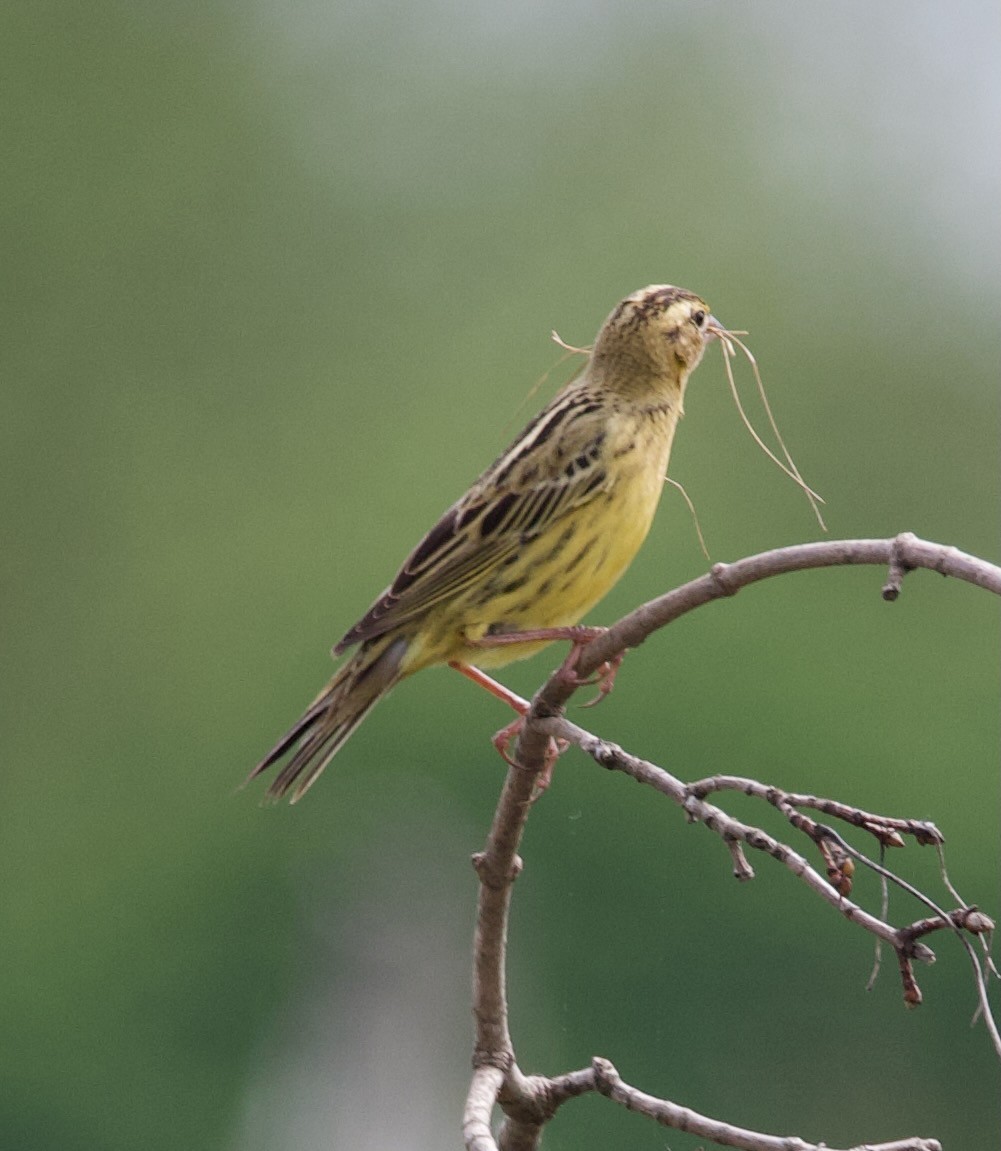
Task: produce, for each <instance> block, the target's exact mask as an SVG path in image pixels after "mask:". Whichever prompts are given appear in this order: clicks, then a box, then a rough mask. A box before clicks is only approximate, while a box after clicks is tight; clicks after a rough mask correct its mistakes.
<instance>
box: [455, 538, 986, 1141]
mask: <svg viewBox="0 0 1001 1151" xmlns="http://www.w3.org/2000/svg"><path fill="white" fill-rule="evenodd" d="M857 564H880V565H885V566H886V567H887V568H888V575H887V579H886V582H885V584H884V585H883V589H882V594H883V598H884V599H886V600H888V601H893V600H895V599H896V598H897V597H898V595H899V593H900V588H901V583H902V580H903V577H904V576H905V575H906V574H907V573H908V572H909V571H912V570H914V569H916V568H928V569H929V570H932V571H937V572H939V573H941V574H942V575H950V576H953V577H954V578H957V579H962V580H965V581H966V582H969V583H972V584H974V585H976V586H978V587H982V588H985V589H986V590H988V591H991V592H994V594H996V595H1001V568H998V567H996V566H995V565H993V564H989V563H987V562H986V561H984V560H980V559H978V558H976V557H974V556H970V555H968V554H966V553H964V552H961V551H959V550H958V549H956V548H952V547H946V546H943V545H941V544H935V543H930V542H928V541H925V540H920V539H918V538H917V537H916V536H914V535H911V534H910V533H904V534H902V535H899V536H897V537H895V538H894V539H884V540H838V541H830V542H823V543H813V544H802V545H798V546H795V547H788V548H779V549H776V550H774V551H768V552H763V553H761V554H759V555H755V556H749V557H747V558H746V559H743V560H739V561H737V562H736V563H733V564H716V565H714V567H713V568H712V569H711V571H710V572H708V573H707V574H706V575H704V576H702V577H701V578H699V579H697V580H693V581H691V582H690V583H687V584H684V585H683V586H681V587H679V588H676V589H674V590H673V591H671V592H668V593H667V594H666V595H663V596H660V597H659V598H658V599H655V600H651V601H650V602H649V603H646V604H643V605H642V606H641V607H639V608H637V609H636V610H635V611H633V612H631V613H630V614H629V615H627V616H625V617H623V618H622V619H621V620H619V621H618V622H617V623H616V624H615V625H614V626H613V627H611V628H610V629H609V630H608V631H607V632H605V633H603V634H602V635H600V636H599V637H597V638H596V639H594V640H592V641H591V642H590V643H589V644H587V646H586V647H584V648H582V649H581V651H580V655H579V658H578V659H577V662H576V670H577V672H578V674H579V678H580V680H584V679H586V678H587V677H588V676H589V675H591V674H592V673H594V672H595V671H597V670H598V669H599V668H600V667H601V666H602V665H603V664H606V663H610V662H612V661H614V660H615V659H616V657H618V656H620V655H621V653H622V652H623V651H624V650H625V649H626V648H629V647H637V646H638V645H639V644H641V643H642V642H643V641H644V640H645V639H646V638H647V637H648V636H649V635H651V634H652V633H653V632H654V631H656V630H658V629H660V628H662V627H665V626H666V625H667V624H669V623H671V622H673V621H674V620H675V619H678V618H680V617H681V616H682V615H685V614H687V613H688V612H689V611H692V610H694V609H695V608H696V607H701V606H702V605H703V604H706V603H711V602H712V601H713V600H716V599H720V598H723V597H725V596H732V595H734V594H736V592H737V591H739V590H740V589H741V588H742V587H746V586H747V585H748V584H751V583H756V582H758V581H759V580H763V579H767V578H769V577H771V576H775V575H782V574H785V573H786V572H792V571H804V570H807V569H811V568H821V567H834V566H840V565H857ZM576 686H577V685H576V684H575V683H574V682H573V679H572V677H568V676H567V675H565V674H562V675H561V674H560V673H559V672H555V673H553V675H551V676H550V677H549V679H548V680H547V682H546V683H545V684H544V685H543V686H542V688H540V690H539V691H538V692H536V694H535V696H534V697H533V699H532V702H531V706H530V707H529V706H527V705H526V707H525V710H526V711H527V716H526V723H525V727H524V730H523V731H522V733H521V736H520V738H519V740H518V748H517V756H518V761H519V763H518V765H517V766H513V767H511V769H510V770H509V771H508V773H507V776H506V778H505V782H504V787H503V790H502V792H501V797H500V800H499V802H498V806H497V809H496V811H495V813H494V819H493V823H492V825H491V828H490V833H489V836H488V840H487V845H486V848H485V850H484V851H483V852H482V853H481V854H479V855H477V856H475V857H474V860H473V862H474V866H475V867H476V870H477V874H478V875H479V879H480V891H479V905H478V911H477V921H476V936H475V944H474V951H475V956H474V976H473V982H474V1000H473V1009H474V1014H475V1018H476V1048H475V1054H474V1059H473V1062H474V1066H475V1071H474V1075H473V1080H472V1083H471V1085H470V1090H469V1094H468V1097H467V1103H466V1110H465V1115H464V1125H463V1132H464V1135H465V1145H466V1147H467V1148H468V1149H469V1151H498V1147H501V1148H503V1149H504V1151H533V1149H534V1148H536V1147H537V1146H538V1143H539V1140H540V1138H541V1133H542V1129H543V1127H544V1125H545V1124H546V1122H548V1120H549V1119H551V1118H552V1116H553V1115H554V1114H555V1112H556V1110H557V1109H558V1108H559V1107H560V1106H561V1105H562V1104H563V1103H564V1102H566V1101H567V1100H569V1099H572V1098H575V1097H576V1096H578V1095H581V1094H584V1093H587V1092H592V1091H597V1092H598V1093H600V1094H603V1095H605V1096H607V1097H608V1098H609V1099H612V1100H614V1101H615V1102H618V1103H620V1104H622V1105H623V1106H625V1107H627V1108H629V1109H631V1110H636V1111H640V1112H642V1113H643V1114H646V1115H648V1116H649V1117H650V1118H652V1119H654V1120H655V1121H656V1122H658V1123H663V1124H665V1125H668V1126H672V1127H677V1128H679V1129H682V1130H689V1131H693V1132H697V1133H698V1134H700V1135H701V1136H703V1137H704V1138H709V1139H714V1140H715V1141H716V1142H723V1143H726V1144H728V1145H731V1146H736V1147H744V1148H748V1149H750V1151H779V1149H783V1151H792V1149H795V1151H814V1148H815V1147H816V1148H818V1149H819V1146H820V1145H814V1144H809V1143H805V1142H803V1141H802V1140H799V1139H797V1138H795V1137H776V1136H769V1135H763V1134H760V1133H757V1132H752V1131H746V1130H743V1129H740V1128H736V1127H731V1126H730V1125H728V1124H724V1123H720V1122H719V1121H716V1120H711V1119H706V1118H705V1117H704V1116H699V1115H696V1114H695V1113H694V1112H691V1111H689V1110H687V1109H686V1108H683V1107H678V1106H677V1105H676V1104H673V1103H670V1102H668V1101H667V1100H659V1099H654V1098H653V1097H652V1096H648V1095H644V1094H643V1093H642V1092H640V1091H638V1090H637V1089H635V1088H632V1087H629V1086H628V1085H626V1084H624V1083H623V1082H622V1080H621V1079H620V1078H619V1076H618V1073H617V1072H616V1071H615V1068H614V1067H613V1066H612V1064H611V1063H609V1062H608V1061H607V1060H603V1059H598V1058H596V1059H595V1060H594V1061H593V1063H592V1066H591V1067H590V1068H586V1069H583V1070H581V1071H575V1072H570V1073H568V1074H566V1075H562V1076H558V1077H556V1078H553V1079H546V1078H544V1077H541V1076H524V1075H522V1073H521V1072H520V1070H519V1069H518V1066H517V1064H516V1062H515V1052H514V1046H513V1043H512V1041H511V1035H510V1032H509V1029H508V1013H507V996H506V971H505V960H506V951H507V926H508V916H509V912H510V902H511V891H512V886H513V883H514V880H515V878H516V877H517V875H518V872H519V871H520V869H521V860H520V859H519V858H518V854H517V852H518V846H519V844H520V842H521V837H522V834H523V832H524V828H525V824H526V822H527V819H528V815H529V812H530V811H531V807H532V803H533V802H534V800H535V798H537V794H538V791H537V785H538V781H539V779H540V777H541V776H542V773H543V771H544V769H545V766H546V762H547V753H548V749H549V745H550V738H551V737H552V736H557V737H558V738H560V739H563V740H569V741H571V742H574V743H577V744H578V745H579V746H581V747H582V748H583V749H584V750H585V751H587V752H589V754H591V755H592V756H593V757H594V758H595V759H596V760H597V761H598V762H599V763H602V764H603V765H604V766H606V767H615V768H617V769H619V770H622V771H625V772H627V773H628V774H630V775H632V776H633V777H634V778H636V779H639V780H641V781H642V782H646V783H648V784H650V785H651V786H654V787H656V788H657V789H658V790H660V791H662V792H664V793H665V794H667V795H669V796H670V797H671V798H672V799H673V800H674V801H675V802H676V803H678V804H679V805H680V806H682V807H683V808H684V810H685V811H686V813H687V814H688V816H689V818H690V819H693V820H696V821H700V822H702V823H704V824H705V825H706V826H707V827H710V828H711V829H712V830H714V831H716V832H717V833H718V834H720V835H721V837H722V838H723V840H724V842H725V843H726V845H727V847H728V848H729V850H730V853H731V856H732V858H733V861H734V873H735V874H736V875H737V877H738V878H741V879H749V878H751V877H752V876H753V871H752V870H751V868H750V865H749V864H748V862H747V859H746V857H745V855H744V851H743V847H744V845H747V846H748V847H752V848H756V849H759V850H762V851H765V852H766V853H768V854H770V855H772V856H774V857H775V858H776V859H779V860H780V861H781V862H783V863H784V864H785V865H786V866H787V867H789V868H790V869H791V870H793V871H794V872H795V874H797V875H798V876H799V877H800V878H801V879H802V880H803V881H804V882H806V883H807V884H808V886H810V887H811V889H813V890H814V891H815V892H816V893H817V894H819V895H820V896H821V897H822V898H823V899H825V900H826V901H827V902H828V903H830V904H832V905H833V906H834V907H836V908H837V909H838V910H839V911H840V912H841V913H842V914H843V915H845V916H846V917H847V918H849V919H851V920H852V921H853V922H856V923H858V924H860V925H861V926H862V927H864V928H865V929H866V930H868V931H870V932H872V933H873V934H874V935H876V936H877V937H878V938H881V939H885V940H886V941H887V942H888V943H889V944H890V945H891V946H892V947H894V949H895V950H896V952H897V955H898V958H899V959H900V964H901V974H902V977H903V980H904V986H905V998H907V997H908V995H911V997H912V998H911V1000H910V1001H911V1002H917V1001H919V999H920V992H919V991H917V985H916V984H915V983H914V982H913V975H912V973H911V971H910V963H911V960H912V959H918V960H921V961H924V962H931V961H932V960H933V959H934V953H933V952H932V951H931V950H930V948H928V947H927V946H926V945H925V944H924V943H922V942H921V941H920V938H919V936H923V935H927V934H928V933H930V932H931V931H932V930H935V929H937V928H938V927H939V926H940V925H941V926H943V927H944V926H946V925H948V926H951V927H952V928H953V929H954V930H959V929H963V930H965V931H974V932H975V933H980V932H983V931H988V930H990V928H991V927H992V926H993V925H992V924H991V923H990V920H988V919H987V918H986V917H983V916H979V913H975V909H973V908H963V909H960V911H957V912H954V913H949V915H948V917H947V921H948V922H946V921H941V923H940V920H938V919H936V920H928V921H921V922H920V923H918V924H912V925H910V926H909V927H905V928H899V929H897V928H893V927H892V926H891V925H890V924H888V923H885V922H884V921H883V920H881V919H879V918H877V917H875V916H873V915H871V914H869V913H868V912H866V911H864V910H863V909H862V908H861V907H859V906H858V905H856V904H854V903H851V902H850V901H849V900H848V898H847V894H848V892H849V891H850V872H849V871H848V870H847V869H843V868H842V863H841V857H840V855H839V854H835V853H832V850H831V845H832V844H833V845H834V847H839V845H840V844H841V843H843V841H841V840H840V837H838V836H837V835H835V833H833V832H832V831H831V830H830V829H829V828H825V827H823V826H821V825H820V824H817V823H816V822H815V821H813V820H811V819H809V818H808V817H806V816H804V815H803V814H802V813H800V812H798V811H796V810H795V809H796V808H813V809H815V810H819V811H821V812H823V813H825V814H827V815H829V816H832V817H834V818H837V819H841V820H844V821H846V822H849V823H852V824H854V825H855V826H857V827H860V828H862V829H863V830H864V831H866V832H868V833H869V834H872V835H874V836H876V838H877V839H878V840H879V841H880V842H881V844H884V845H886V846H899V845H901V844H902V842H903V840H902V838H901V836H903V835H910V836H913V837H914V838H915V839H916V840H917V841H918V842H919V843H929V844H935V845H937V846H940V845H941V836H940V834H939V833H938V831H937V829H936V828H935V827H934V825H933V824H929V823H925V822H920V821H915V820H898V819H887V818H885V817H882V816H874V815H872V814H871V813H868V812H864V811H860V810H859V809H856V808H851V807H849V806H848V805H845V804H842V803H839V802H838V801H834V800H819V799H816V798H815V797H812V796H803V795H798V794H792V793H784V792H780V791H779V790H778V789H773V788H765V786H764V785H761V784H757V783H756V782H755V781H749V780H742V779H737V778H736V777H727V776H716V777H712V778H711V779H704V780H701V781H699V782H698V783H695V784H692V785H687V786H686V785H685V784H683V783H682V782H681V781H680V780H677V779H675V777H674V776H672V775H670V773H668V772H665V771H663V769H661V768H659V767H657V766H656V765H654V764H649V763H647V762H646V761H643V760H640V759H637V758H636V757H634V756H629V755H628V754H627V753H625V752H623V751H622V750H621V749H620V748H617V747H615V745H613V744H607V743H605V742H604V741H602V740H599V739H597V738H596V737H595V736H593V735H591V734H590V733H589V732H586V731H583V729H581V728H578V727H576V725H573V724H570V723H568V722H567V721H566V720H565V719H564V718H563V714H562V713H563V707H564V705H565V704H566V702H567V700H568V699H569V698H570V696H571V695H572V694H573V691H574V690H575V687H576ZM519 710H521V708H519ZM748 787H751V788H752V790H753V791H754V793H756V794H759V795H761V796H762V797H763V798H765V799H766V800H767V801H768V802H770V803H773V804H774V805H775V806H777V807H778V808H779V810H781V811H783V812H784V814H786V816H787V818H788V819H789V821H790V823H792V824H793V826H795V827H797V828H798V829H799V830H801V831H804V832H806V834H808V835H809V836H810V837H811V839H813V840H814V841H815V842H816V844H817V846H818V847H819V848H820V850H821V852H822V854H824V856H825V858H826V860H827V862H828V879H826V880H825V879H824V877H823V876H821V875H820V873H819V872H818V871H816V870H815V869H814V868H812V867H811V866H810V864H809V863H808V862H807V861H806V860H805V859H804V858H803V857H802V856H800V855H798V854H797V853H796V852H794V851H793V850H792V849H791V848H790V847H788V846H787V845H785V844H783V843H780V842H779V841H778V840H775V839H773V838H772V837H771V836H768V835H766V834H765V833H764V832H762V831H761V830H760V829H758V828H754V827H751V826H749V825H746V824H743V823H740V822H739V821H736V820H734V819H732V818H731V817H730V816H729V815H727V814H726V813H725V812H724V811H722V809H720V808H718V807H716V806H714V805H713V804H710V803H708V802H707V801H706V798H705V796H706V795H708V794H710V793H712V792H714V791H720V790H728V789H735V788H740V789H742V790H746V789H747V788H748ZM852 854H854V855H855V856H856V858H860V853H855V852H854V851H853V852H852ZM832 873H833V876H836V877H837V878H836V880H835V878H834V877H833V876H832ZM981 990H982V992H983V995H982V999H981V1002H982V1005H985V1004H984V1000H985V998H986V991H985V989H984V988H981ZM985 1013H986V1011H985ZM995 1034H996V1032H995ZM496 1105H499V1106H500V1107H501V1108H502V1109H503V1110H504V1112H505V1115H506V1116H507V1118H506V1121H505V1124H504V1126H503V1128H502V1130H501V1135H500V1139H499V1143H498V1141H495V1139H494V1137H493V1135H492V1133H491V1128H490V1117H491V1113H492V1111H493V1108H494V1107H495V1106H496ZM939 1146H940V1145H939V1144H938V1143H937V1142H936V1141H935V1140H933V1139H922V1138H910V1139H904V1140H898V1141H895V1142H893V1143H882V1144H879V1145H878V1146H872V1145H867V1147H868V1148H871V1151H939Z"/></svg>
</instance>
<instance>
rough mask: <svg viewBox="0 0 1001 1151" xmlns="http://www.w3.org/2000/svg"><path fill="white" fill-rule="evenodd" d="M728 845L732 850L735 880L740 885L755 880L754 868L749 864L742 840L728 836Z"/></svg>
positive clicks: (731, 856)
mask: <svg viewBox="0 0 1001 1151" xmlns="http://www.w3.org/2000/svg"><path fill="white" fill-rule="evenodd" d="M726 845H727V847H728V848H729V850H730V858H731V859H732V860H733V878H734V879H736V880H737V882H738V883H746V882H747V880H749V879H753V878H754V868H753V867H752V866H751V865H750V863H748V862H747V856H746V855H745V854H744V846H743V844H742V843H741V842H740V840H739V839H734V838H733V837H732V836H727V837H726Z"/></svg>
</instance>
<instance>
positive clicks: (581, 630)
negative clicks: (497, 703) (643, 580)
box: [453, 625, 625, 707]
mask: <svg viewBox="0 0 1001 1151" xmlns="http://www.w3.org/2000/svg"><path fill="white" fill-rule="evenodd" d="M606 631H608V628H607V627H584V626H582V625H575V626H573V627H540V628H531V629H529V630H527V631H508V632H498V633H496V634H495V635H484V636H481V637H480V638H479V639H470V640H468V641H467V642H469V643H470V644H472V645H473V646H474V647H503V646H506V645H507V644H514V643H537V642H539V641H540V640H541V641H543V642H545V643H549V642H551V641H553V640H561V639H565V640H569V641H570V644H571V648H570V652H569V654H568V655H567V658H566V659H565V660H564V661H563V663H562V664H561V666H560V669H559V671H558V672H557V674H558V675H559V677H560V678H561V679H562V680H563V681H564V682H565V683H567V684H569V685H570V686H571V687H586V686H588V685H589V684H597V685H598V694H597V695H596V696H595V697H594V699H592V700H589V701H588V702H587V703H585V704H584V705H583V706H584V707H594V705H595V704H596V703H601V701H602V700H603V699H604V698H605V696H606V695H608V693H609V692H610V691H611V690H612V688H613V687H614V686H615V677H616V675H617V674H618V671H619V667H620V666H621V665H622V659H623V657H624V656H625V652H622V651H620V652H617V653H616V654H615V655H614V656H613V657H612V658H611V659H610V660H606V661H605V663H603V664H602V665H601V667H599V668H597V669H596V671H595V674H594V678H593V679H581V678H580V676H579V675H578V674H577V661H578V660H579V659H580V653H581V652H582V651H583V650H584V648H585V647H587V645H588V644H589V643H590V642H591V640H593V639H597V638H598V636H599V635H604V634H605V632H606ZM453 666H455V665H453ZM477 674H478V675H483V673H482V672H480V671H477ZM487 678H489V677H487V676H484V679H487ZM490 682H491V683H493V682H494V681H493V680H490ZM484 686H486V685H485V684H484ZM497 686H498V687H500V685H499V684H498V685H497ZM487 690H488V691H489V690H492V689H490V688H488V689H487ZM501 690H502V691H507V688H502V689H501ZM494 694H497V693H496V692H495V693H494ZM500 698H501V699H503V698H504V697H503V696H501V697H500Z"/></svg>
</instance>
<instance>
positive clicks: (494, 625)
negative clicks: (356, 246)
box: [405, 421, 674, 674]
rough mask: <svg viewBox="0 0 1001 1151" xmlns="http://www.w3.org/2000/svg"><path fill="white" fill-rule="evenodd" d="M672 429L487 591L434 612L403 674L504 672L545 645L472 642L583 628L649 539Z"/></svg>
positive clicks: (479, 588)
mask: <svg viewBox="0 0 1001 1151" xmlns="http://www.w3.org/2000/svg"><path fill="white" fill-rule="evenodd" d="M644 430H648V429H644ZM673 430H674V429H673V421H672V426H671V427H669V428H668V429H666V430H664V429H649V431H651V432H660V433H661V434H660V435H657V436H656V437H654V436H649V437H648V438H647V442H646V443H645V444H643V445H642V447H643V448H645V450H635V451H632V452H630V453H629V454H627V455H624V456H623V458H622V459H621V460H618V461H616V464H617V467H616V470H615V471H614V472H613V473H612V475H613V477H614V478H613V479H612V480H611V482H610V484H609V486H608V488H607V490H604V491H602V492H600V493H598V494H597V495H596V496H595V497H594V498H593V499H591V500H590V501H589V502H588V503H587V504H585V505H584V506H583V507H580V508H576V509H572V510H570V511H568V512H567V513H566V514H565V515H564V516H562V517H561V518H560V519H558V520H556V521H554V523H553V524H551V525H550V526H549V527H548V528H547V530H546V531H545V532H543V533H542V534H541V535H540V536H538V537H537V538H536V539H533V540H531V541H529V542H528V543H526V544H525V545H523V546H522V547H521V548H520V549H519V551H518V552H517V554H516V555H515V556H512V557H510V558H509V560H508V561H507V563H506V564H505V565H501V566H500V567H498V569H497V570H496V571H494V572H491V573H490V575H489V576H485V577H484V579H483V581H482V583H478V584H477V585H476V586H474V587H471V588H469V589H468V590H467V591H465V592H464V593H463V594H462V595H460V596H457V597H456V598H455V599H454V600H451V601H449V602H447V603H443V604H440V605H438V606H437V607H436V608H434V609H433V610H432V612H430V613H429V615H428V618H427V619H426V620H425V621H424V625H423V626H422V627H421V629H420V631H419V633H418V635H416V636H415V637H414V642H413V644H412V647H411V650H410V652H408V656H407V658H406V660H405V664H406V671H405V674H410V673H412V672H414V671H417V670H419V668H422V667H427V666H428V665H430V664H434V663H444V662H446V661H448V660H459V661H461V662H464V663H474V664H476V665H477V666H480V667H499V666H501V665H503V664H506V663H510V662H512V661H513V660H518V659H525V658H526V657H528V656H530V655H534V654H535V653H536V652H537V651H540V650H541V649H542V648H544V647H546V646H547V645H546V643H545V642H538V641H535V642H530V643H524V644H507V645H504V646H498V647H480V646H478V645H476V644H475V643H470V642H469V641H470V640H473V641H475V640H478V639H481V638H483V637H484V636H487V635H490V634H497V633H498V632H512V631H527V630H532V629H536V628H553V627H566V626H571V625H573V624H576V623H578V622H580V620H581V619H582V618H583V617H584V616H585V615H586V614H587V612H589V611H590V610H591V608H592V607H594V605H595V604H596V603H598V601H599V600H601V599H602V598H603V597H604V596H605V595H606V594H607V593H608V591H610V590H611V588H612V587H613V586H614V585H615V584H616V583H617V582H618V580H619V579H620V577H621V576H622V574H623V573H624V572H625V570H626V568H628V567H629V565H630V563H632V561H633V559H634V558H635V556H636V553H637V552H638V551H639V549H640V547H641V545H642V543H643V541H644V540H645V539H646V537H647V534H648V532H649V531H650V526H651V524H652V523H653V517H654V513H655V512H656V510H657V504H658V503H659V501H660V495H661V492H662V491H663V486H664V475H665V471H666V467H667V457H668V453H669V450H670V440H671V436H672V433H673ZM634 438H635V437H634ZM613 442H614V441H613Z"/></svg>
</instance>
